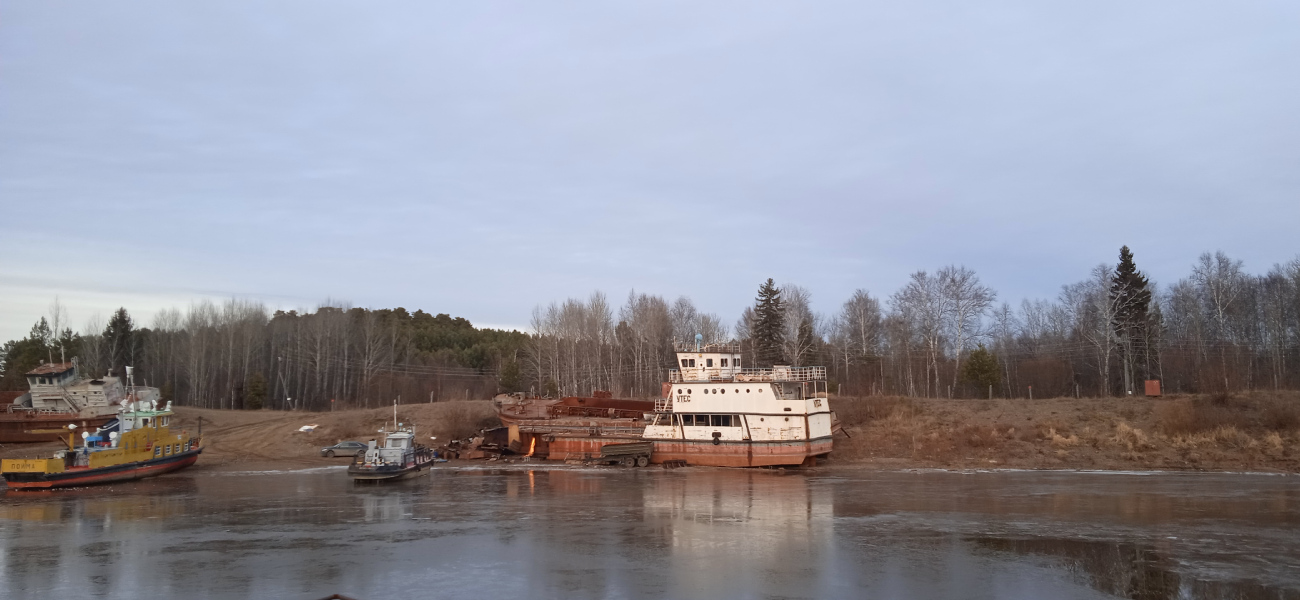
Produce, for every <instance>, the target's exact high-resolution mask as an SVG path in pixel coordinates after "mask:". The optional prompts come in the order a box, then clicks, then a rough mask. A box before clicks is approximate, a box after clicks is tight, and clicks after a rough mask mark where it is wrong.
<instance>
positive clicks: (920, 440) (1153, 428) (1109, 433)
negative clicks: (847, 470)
mask: <svg viewBox="0 0 1300 600" xmlns="http://www.w3.org/2000/svg"><path fill="white" fill-rule="evenodd" d="M831 406H832V408H833V409H834V410H835V411H836V413H837V414H838V416H839V417H840V419H841V420H842V422H843V423H844V425H845V427H846V429H847V430H848V431H849V433H850V434H852V436H853V437H852V438H847V439H844V438H837V440H836V443H835V444H836V446H835V448H836V450H835V456H836V457H839V458H847V459H850V460H854V459H862V460H867V461H884V462H881V463H880V464H882V465H890V466H896V465H900V464H908V465H915V466H944V467H953V466H972V465H988V464H998V465H1006V466H1013V467H1024V468H1043V467H1048V468H1060V467H1076V468H1124V469H1129V468H1135V467H1136V468H1158V469H1177V468H1193V469H1227V470H1240V469H1261V468H1262V469H1277V470H1285V471H1293V472H1300V452H1297V450H1300V394H1296V393H1282V394H1273V393H1250V394H1234V395H1219V396H1192V397H1177V398H1170V399H1152V398H1106V399H1096V398H1094V399H1081V400H1080V399H1074V398H1051V399H1045V400H1033V401H1030V400H1027V399H1016V400H1006V399H1003V400H980V401H969V400H966V401H962V400H945V399H917V398H910V399H909V398H872V399H869V400H867V399H848V398H836V399H832V401H831Z"/></svg>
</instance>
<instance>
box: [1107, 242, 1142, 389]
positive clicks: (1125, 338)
mask: <svg viewBox="0 0 1300 600" xmlns="http://www.w3.org/2000/svg"><path fill="white" fill-rule="evenodd" d="M1147 283H1148V282H1147V278H1146V276H1145V275H1143V274H1142V272H1141V271H1138V269H1137V265H1136V264H1135V263H1134V262H1133V253H1132V252H1131V251H1129V249H1128V246H1123V247H1121V248H1120V249H1119V264H1118V265H1116V266H1115V274H1114V276H1113V277H1112V278H1111V286H1110V303H1111V306H1114V307H1115V316H1114V319H1113V320H1112V321H1111V327H1113V328H1114V330H1115V336H1116V338H1117V340H1118V342H1119V352H1120V361H1121V363H1122V365H1123V373H1124V389H1125V391H1126V392H1131V391H1133V390H1134V389H1135V387H1136V385H1137V379H1138V378H1143V379H1145V378H1147V377H1149V376H1150V373H1149V372H1148V370H1147V368H1146V367H1147V363H1148V361H1147V347H1146V344H1147V340H1148V338H1149V335H1148V331H1147V327H1148V325H1149V323H1150V315H1149V313H1150V310H1151V290H1150V289H1148V288H1147Z"/></svg>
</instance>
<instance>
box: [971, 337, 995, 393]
mask: <svg viewBox="0 0 1300 600" xmlns="http://www.w3.org/2000/svg"><path fill="white" fill-rule="evenodd" d="M961 378H962V379H963V380H965V381H968V382H970V383H973V384H975V385H976V386H977V387H978V390H977V393H978V394H980V395H983V394H986V393H988V390H989V389H990V388H989V386H993V387H997V386H998V385H999V384H1000V383H1001V382H1002V370H1001V367H999V366H998V359H997V357H996V356H993V353H992V352H989V351H988V349H986V348H985V347H984V344H980V345H979V348H976V349H975V350H972V351H971V353H970V358H968V359H966V364H964V365H962V366H961Z"/></svg>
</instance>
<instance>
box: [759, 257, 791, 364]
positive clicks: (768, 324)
mask: <svg viewBox="0 0 1300 600" xmlns="http://www.w3.org/2000/svg"><path fill="white" fill-rule="evenodd" d="M754 316H755V320H754V329H753V331H751V332H750V336H751V337H752V338H753V345H754V354H755V356H754V359H755V360H756V361H757V366H760V367H770V366H772V365H774V364H777V363H779V362H782V361H784V360H785V357H784V356H783V353H782V352H781V347H782V343H783V342H784V341H785V311H784V309H783V307H782V306H781V290H780V288H778V287H776V283H774V282H773V281H772V279H771V278H768V280H767V282H766V283H764V284H763V285H761V286H759V288H758V298H755V299H754Z"/></svg>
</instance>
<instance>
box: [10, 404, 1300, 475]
mask: <svg viewBox="0 0 1300 600" xmlns="http://www.w3.org/2000/svg"><path fill="white" fill-rule="evenodd" d="M831 407H832V408H833V409H834V410H835V412H836V414H837V415H838V416H839V418H840V420H841V421H842V422H843V424H844V427H845V429H846V430H847V432H848V433H849V435H851V436H852V437H844V436H836V440H835V452H834V453H833V454H832V456H831V461H830V464H832V465H843V466H852V467H863V468H878V469H900V468H957V469H969V468H1025V469H1118V470H1129V469H1161V470H1213V471H1284V472H1291V473H1300V393H1294V392H1288V393H1264V392H1257V393H1249V394H1237V395H1231V396H1228V395H1217V396H1181V397H1172V398H1161V399H1148V398H1110V399H1088V398H1084V399H1074V398H1051V399H1046V400H1042V399H1039V400H939V399H929V398H900V397H870V398H834V399H832V400H831ZM176 413H177V422H176V426H179V427H181V428H184V429H187V430H190V431H194V430H197V428H198V418H199V417H203V435H204V438H205V442H206V445H207V448H206V450H205V451H204V453H203V458H202V459H200V460H199V463H198V464H197V465H196V466H195V467H193V468H194V469H195V470H263V469H284V468H302V467H307V466H321V465H327V464H345V463H346V462H347V459H345V458H337V459H332V460H327V459H322V458H320V449H321V448H322V447H324V446H328V445H331V444H334V443H335V442H338V441H341V440H359V441H365V440H368V439H371V438H372V437H375V436H376V434H377V431H378V430H379V428H381V427H383V426H385V425H390V424H391V423H392V419H393V411H392V408H382V409H370V410H346V411H337V412H325V413H312V412H283V411H271V410H261V411H232V410H209V409H198V408H188V407H178V408H177V409H176ZM398 420H399V421H401V422H403V423H408V424H414V425H415V426H416V427H417V434H418V436H419V439H420V440H421V441H422V442H423V443H426V444H431V445H433V444H441V443H442V442H444V441H447V440H450V439H455V438H465V437H468V436H469V435H471V434H473V433H474V432H476V431H478V430H479V429H481V428H483V427H492V426H496V425H497V424H498V423H499V422H498V421H497V419H496V415H495V413H494V412H493V410H492V407H491V404H490V403H489V402H488V401H483V400H480V401H468V402H461V401H456V402H439V403H434V404H413V405H407V406H402V407H399V410H398ZM303 425H317V426H318V427H317V428H316V430H315V431H313V432H311V433H300V432H298V428H300V427H302V426H303ZM428 436H437V438H438V440H437V441H436V442H435V441H434V440H429V439H428ZM59 447H61V445H60V444H59V443H49V444H10V445H6V446H4V447H0V457H4V458H13V457H26V456H33V457H35V456H48V455H49V454H50V453H51V452H53V451H54V450H56V449H58V448H59Z"/></svg>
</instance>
